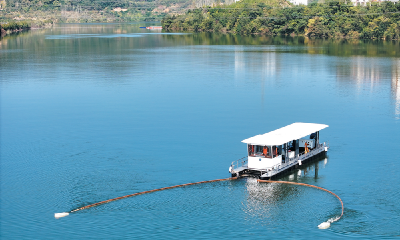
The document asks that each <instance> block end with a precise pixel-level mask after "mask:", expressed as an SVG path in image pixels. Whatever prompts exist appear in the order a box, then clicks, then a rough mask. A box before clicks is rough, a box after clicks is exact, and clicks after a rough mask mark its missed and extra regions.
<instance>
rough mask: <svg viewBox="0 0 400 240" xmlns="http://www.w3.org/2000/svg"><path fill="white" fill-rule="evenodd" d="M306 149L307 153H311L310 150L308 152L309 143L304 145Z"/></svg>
mask: <svg viewBox="0 0 400 240" xmlns="http://www.w3.org/2000/svg"><path fill="white" fill-rule="evenodd" d="M304 148H305V152H306V153H309V152H310V150H308V143H307V142H306V143H305V144H304Z"/></svg>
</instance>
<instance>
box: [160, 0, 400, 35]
mask: <svg viewBox="0 0 400 240" xmlns="http://www.w3.org/2000/svg"><path fill="white" fill-rule="evenodd" d="M162 25H163V28H164V29H166V30H170V31H192V32H201V31H204V32H229V33H236V34H263V35H292V36H293V35H304V36H307V37H312V38H360V39H381V38H384V39H399V36H400V3H397V4H394V3H393V2H390V1H386V2H381V3H378V2H372V3H370V4H368V5H367V6H353V4H352V3H351V2H345V1H329V2H326V3H312V4H310V5H308V6H294V5H291V4H287V3H286V5H285V2H284V1H282V2H279V1H277V2H275V3H274V4H273V5H272V4H266V3H265V2H263V1H259V0H242V1H240V2H237V3H235V4H232V5H229V6H220V5H218V6H215V7H206V8H201V9H194V10H188V11H187V12H186V13H185V14H183V15H173V16H166V17H165V18H164V19H163V20H162Z"/></svg>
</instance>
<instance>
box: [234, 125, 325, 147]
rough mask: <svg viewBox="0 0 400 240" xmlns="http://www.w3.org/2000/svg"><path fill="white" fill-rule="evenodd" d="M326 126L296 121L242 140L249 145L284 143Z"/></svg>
mask: <svg viewBox="0 0 400 240" xmlns="http://www.w3.org/2000/svg"><path fill="white" fill-rule="evenodd" d="M327 127H329V126H328V125H325V124H319V123H301V122H296V123H292V124H290V125H287V126H286V127H282V128H279V129H276V130H274V131H272V132H268V133H265V134H262V135H256V136H254V137H251V138H247V139H245V140H243V141H242V142H243V143H247V144H251V145H263V146H267V145H268V146H272V145H282V144H284V143H287V142H290V141H293V140H296V139H300V138H303V137H305V136H307V135H310V134H311V133H315V132H317V131H320V130H322V129H324V128H327Z"/></svg>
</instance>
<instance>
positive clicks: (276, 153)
mask: <svg viewBox="0 0 400 240" xmlns="http://www.w3.org/2000/svg"><path fill="white" fill-rule="evenodd" d="M276 156H278V147H277V146H275V157H276Z"/></svg>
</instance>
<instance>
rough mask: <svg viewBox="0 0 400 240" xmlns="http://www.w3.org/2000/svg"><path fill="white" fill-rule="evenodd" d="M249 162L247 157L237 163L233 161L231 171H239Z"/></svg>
mask: <svg viewBox="0 0 400 240" xmlns="http://www.w3.org/2000/svg"><path fill="white" fill-rule="evenodd" d="M247 160H248V158H247V156H246V157H242V158H240V159H238V160H236V161H233V162H232V163H231V169H232V170H234V169H237V168H239V167H241V166H243V165H245V164H246V163H247Z"/></svg>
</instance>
